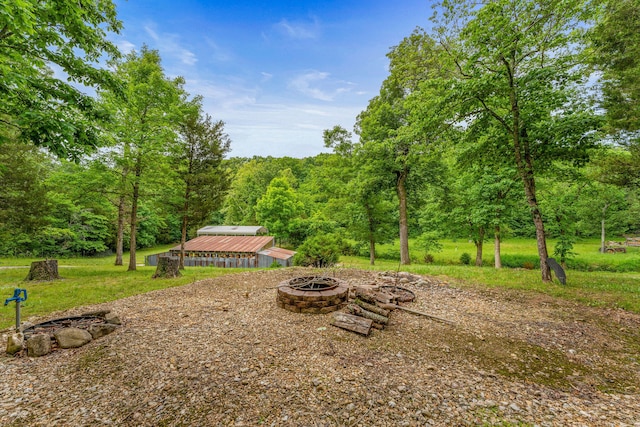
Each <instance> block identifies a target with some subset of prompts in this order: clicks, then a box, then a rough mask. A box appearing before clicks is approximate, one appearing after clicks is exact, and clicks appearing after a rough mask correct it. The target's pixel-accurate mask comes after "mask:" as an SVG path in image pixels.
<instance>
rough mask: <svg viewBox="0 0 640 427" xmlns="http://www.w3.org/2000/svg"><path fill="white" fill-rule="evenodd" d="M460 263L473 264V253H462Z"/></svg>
mask: <svg viewBox="0 0 640 427" xmlns="http://www.w3.org/2000/svg"><path fill="white" fill-rule="evenodd" d="M460 263H461V264H464V265H469V264H471V255H469V254H468V253H466V252H464V253H463V254H462V255H460Z"/></svg>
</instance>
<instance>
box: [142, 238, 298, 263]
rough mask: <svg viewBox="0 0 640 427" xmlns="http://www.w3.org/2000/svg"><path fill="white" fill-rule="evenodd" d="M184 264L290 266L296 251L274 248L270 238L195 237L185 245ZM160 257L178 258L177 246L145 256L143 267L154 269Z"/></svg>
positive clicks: (178, 250) (178, 249)
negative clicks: (277, 264) (275, 264)
mask: <svg viewBox="0 0 640 427" xmlns="http://www.w3.org/2000/svg"><path fill="white" fill-rule="evenodd" d="M184 249H185V258H184V265H185V266H188V267H206V266H214V267H220V268H255V267H269V266H271V264H272V263H273V261H274V260H275V261H277V262H278V263H279V264H281V265H283V266H290V265H292V258H293V255H294V254H295V252H293V251H288V250H286V249H280V248H276V247H274V246H273V236H206V235H205V236H198V237H196V238H195V239H192V240H189V241H188V242H186V243H185V247H184ZM163 255H169V256H180V245H177V246H174V247H173V248H171V249H169V252H166V253H161V254H154V255H149V256H147V257H145V265H151V266H155V265H157V263H158V258H159V257H160V256H163Z"/></svg>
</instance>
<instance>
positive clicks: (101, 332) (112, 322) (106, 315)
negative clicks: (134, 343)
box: [6, 311, 121, 357]
mask: <svg viewBox="0 0 640 427" xmlns="http://www.w3.org/2000/svg"><path fill="white" fill-rule="evenodd" d="M120 324H121V322H120V318H119V317H118V316H116V315H114V314H113V313H110V312H109V311H101V312H92V313H86V314H83V315H81V316H74V317H65V318H61V319H54V320H49V321H47V322H43V323H38V324H37V325H33V326H29V327H26V328H24V329H23V330H22V332H17V333H14V334H12V335H10V336H9V340H8V342H7V350H6V352H7V353H8V354H11V355H16V356H24V355H25V354H26V355H28V356H31V357H38V356H44V355H46V354H48V353H50V352H52V351H55V350H57V349H64V348H76V347H81V346H83V345H85V344H88V343H89V342H91V341H92V340H94V339H98V338H100V337H103V336H105V335H108V334H110V333H111V332H113V331H115V330H116V328H117V327H118V325H120Z"/></svg>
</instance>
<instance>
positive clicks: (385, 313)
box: [331, 286, 453, 336]
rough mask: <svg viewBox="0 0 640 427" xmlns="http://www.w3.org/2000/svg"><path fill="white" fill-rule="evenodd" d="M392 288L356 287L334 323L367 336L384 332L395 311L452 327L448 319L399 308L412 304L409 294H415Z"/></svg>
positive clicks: (336, 315) (334, 319) (338, 312)
mask: <svg viewBox="0 0 640 427" xmlns="http://www.w3.org/2000/svg"><path fill="white" fill-rule="evenodd" d="M389 288H390V287H389V286H369V287H362V288H355V289H354V290H353V297H354V298H353V300H352V301H351V302H350V303H349V304H348V305H347V306H346V308H345V311H337V312H335V313H334V314H333V320H332V322H331V324H332V325H333V326H337V327H339V328H342V329H346V330H348V331H352V332H356V333H358V334H362V335H364V336H368V335H369V333H370V332H371V329H372V328H375V329H384V328H385V327H386V326H387V325H388V324H389V315H390V313H391V312H392V311H393V310H396V309H400V310H403V311H407V312H409V313H413V314H417V315H421V316H425V317H428V318H431V319H433V320H438V321H440V322H444V323H448V324H453V322H451V321H449V320H447V319H443V318H441V317H437V316H433V315H430V314H427V313H423V312H421V311H417V310H412V309H410V308H407V307H404V306H401V305H399V304H398V303H399V302H408V301H413V298H415V295H414V297H413V298H409V296H408V293H409V294H411V295H413V293H412V292H411V291H408V290H406V289H403V288H391V289H389ZM398 290H400V291H398ZM405 291H406V292H405Z"/></svg>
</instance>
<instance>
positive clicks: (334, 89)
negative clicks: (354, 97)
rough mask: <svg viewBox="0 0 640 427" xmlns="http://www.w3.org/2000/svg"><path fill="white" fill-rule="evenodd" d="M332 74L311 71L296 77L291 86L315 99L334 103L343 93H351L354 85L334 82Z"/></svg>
mask: <svg viewBox="0 0 640 427" xmlns="http://www.w3.org/2000/svg"><path fill="white" fill-rule="evenodd" d="M329 77H330V74H329V73H327V72H322V71H310V72H308V73H305V74H301V75H299V76H297V77H295V78H294V79H293V80H291V82H290V83H289V86H290V87H292V88H293V89H295V90H297V91H298V92H300V93H302V94H304V95H307V96H309V97H311V98H313V99H318V100H321V101H333V100H334V99H335V98H336V96H338V95H339V94H341V93H345V92H349V91H350V90H351V86H353V83H350V82H345V81H339V80H332V79H330V78H329Z"/></svg>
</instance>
